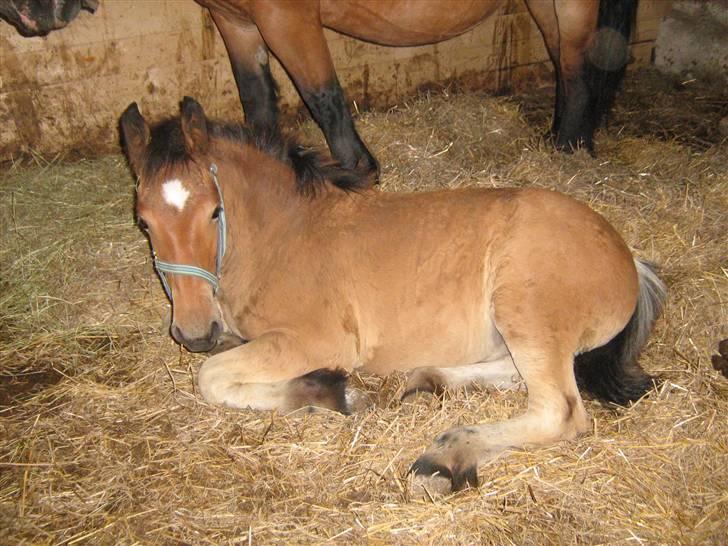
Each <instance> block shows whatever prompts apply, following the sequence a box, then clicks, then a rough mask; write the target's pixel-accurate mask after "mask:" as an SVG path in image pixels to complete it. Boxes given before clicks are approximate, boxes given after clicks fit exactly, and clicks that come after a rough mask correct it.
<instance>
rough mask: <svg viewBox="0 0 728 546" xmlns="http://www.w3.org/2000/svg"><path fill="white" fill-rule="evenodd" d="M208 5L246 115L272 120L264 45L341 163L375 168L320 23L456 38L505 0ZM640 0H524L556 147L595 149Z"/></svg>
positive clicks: (372, 34) (218, 0)
mask: <svg viewBox="0 0 728 546" xmlns="http://www.w3.org/2000/svg"><path fill="white" fill-rule="evenodd" d="M196 1H197V2H198V3H199V4H201V5H203V6H205V7H207V8H209V10H210V13H211V15H212V18H213V19H214V21H215V23H216V25H217V28H218V29H219V30H220V34H221V35H222V38H223V40H224V42H225V45H226V47H227V51H228V54H229V56H230V62H231V65H232V69H233V74H234V76H235V81H236V83H237V86H238V90H239V92H240V100H241V102H242V104H243V108H244V110H245V116H246V119H247V121H248V123H249V124H250V125H252V126H254V127H261V128H265V129H267V130H275V128H276V125H277V106H276V92H275V84H274V82H273V79H272V77H271V73H270V69H269V66H268V51H271V52H272V53H273V54H274V55H275V56H276V57H277V58H278V60H279V61H280V62H281V64H282V65H283V67H284V68H285V69H286V71H287V72H288V74H289V75H290V77H291V78H292V79H293V82H294V83H295V85H296V87H297V89H298V91H299V93H300V95H301V97H302V98H303V101H304V102H305V103H306V106H307V107H308V109H309V111H310V112H311V115H312V116H313V118H314V119H315V120H316V122H317V123H318V124H319V126H320V127H321V129H322V131H323V133H324V135H325V137H326V141H327V142H328V144H329V148H330V149H331V152H332V154H333V156H334V158H335V159H336V160H338V161H339V162H340V163H341V165H343V166H344V167H345V168H354V167H360V168H362V169H363V170H365V171H376V170H377V169H378V167H377V163H376V160H375V159H374V157H373V156H372V154H371V153H370V152H369V150H367V148H366V146H365V145H364V143H363V142H362V141H361V139H360V137H359V135H358V134H357V132H356V129H355V127H354V123H353V121H352V118H351V114H350V112H349V108H348V106H347V101H346V99H345V97H344V93H343V91H342V89H341V86H340V85H339V81H338V79H337V77H336V72H335V70H334V65H333V62H332V60H331V55H330V54H329V50H328V46H327V44H326V39H325V37H324V27H325V28H329V29H332V30H335V31H338V32H341V33H343V34H347V35H349V36H353V37H355V38H358V39H361V40H365V41H368V42H373V43H377V44H382V45H388V46H417V45H424V44H431V43H436V42H440V41H443V40H447V39H449V38H453V37H454V36H457V35H459V34H462V33H464V32H466V31H468V30H469V29H471V28H473V27H474V26H476V25H477V24H478V23H480V22H481V21H483V20H484V19H486V18H487V17H488V16H490V15H491V14H492V13H493V12H494V11H495V10H496V8H497V7H498V6H499V5H501V4H502V3H503V0H467V1H466V0H459V1H457V2H454V1H451V0H414V1H413V0H297V1H290V0H196ZM636 5H637V0H602V1H601V4H600V2H599V0H526V6H527V7H528V10H529V12H530V14H531V16H532V17H533V19H534V21H535V22H536V24H537V25H538V28H539V29H540V31H541V33H542V35H543V38H544V41H545V43H546V48H547V50H548V54H549V56H550V58H551V61H552V62H553V65H554V69H555V73H556V103H555V104H556V105H555V108H554V117H553V125H552V133H553V136H554V139H555V144H556V147H557V148H560V149H564V150H572V149H574V148H577V147H580V146H582V147H585V148H587V149H589V150H592V149H593V142H592V137H593V133H594V130H595V128H596V127H597V125H598V123H599V121H600V118H601V116H602V115H603V113H604V112H605V111H606V109H607V108H608V107H609V106H610V104H611V102H612V100H613V98H614V94H615V91H616V89H617V86H618V85H619V82H620V80H621V78H622V75H623V73H624V67H625V65H626V63H627V58H628V54H627V39H628V38H629V35H630V31H631V26H632V21H633V19H634V15H635V11H636Z"/></svg>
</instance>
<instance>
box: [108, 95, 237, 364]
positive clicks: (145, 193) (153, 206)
mask: <svg viewBox="0 0 728 546" xmlns="http://www.w3.org/2000/svg"><path fill="white" fill-rule="evenodd" d="M121 129H122V133H123V136H124V141H125V145H126V152H127V157H128V159H129V163H130V165H131V167H132V169H133V170H134V172H135V173H136V175H137V177H138V180H139V183H138V186H137V192H136V215H137V219H138V222H139V225H140V227H141V228H142V229H143V230H144V231H145V232H146V233H147V235H148V237H149V240H150V242H151V245H152V249H153V252H154V254H155V261H156V264H155V265H156V267H157V270H158V271H159V272H160V276H161V277H162V282H163V283H164V284H165V289H166V290H167V292H168V296H169V298H170V299H171V300H172V302H173V306H172V327H171V334H172V337H174V339H175V340H176V341H177V342H179V343H181V344H183V345H184V346H185V347H187V348H188V349H189V350H191V351H208V350H210V349H212V348H213V347H214V345H215V343H216V341H217V338H218V337H219V335H220V333H221V331H222V321H221V317H220V311H219V308H218V306H217V303H216V302H215V298H214V292H215V290H216V282H217V279H216V277H217V276H219V271H218V269H219V263H218V260H219V259H221V257H222V256H221V254H222V253H223V251H224V243H223V242H222V241H221V237H222V238H223V239H224V233H221V228H222V229H224V226H221V225H220V223H221V222H222V221H223V217H222V211H223V209H222V205H223V203H222V196H221V194H220V192H219V191H218V189H217V182H216V178H215V176H214V174H213V173H212V172H210V166H211V163H210V160H209V159H208V157H207V152H208V148H209V146H210V135H209V132H208V129H207V122H206V119H205V115H204V112H203V111H202V108H201V107H200V105H199V104H198V103H197V102H195V101H194V100H192V99H189V98H185V100H184V102H183V103H182V115H181V117H180V119H172V120H168V121H165V122H163V123H161V124H159V125H157V126H155V127H154V128H152V129H150V127H149V125H147V123H146V121H145V120H144V118H143V117H142V115H141V114H140V113H139V109H138V108H137V105H136V104H132V105H130V106H129V107H128V108H127V109H126V111H125V112H124V114H123V115H122V117H121ZM221 245H223V246H221ZM218 255H220V258H218ZM180 266H181V267H182V268H183V270H182V271H180V270H179V267H180ZM205 274H207V276H205Z"/></svg>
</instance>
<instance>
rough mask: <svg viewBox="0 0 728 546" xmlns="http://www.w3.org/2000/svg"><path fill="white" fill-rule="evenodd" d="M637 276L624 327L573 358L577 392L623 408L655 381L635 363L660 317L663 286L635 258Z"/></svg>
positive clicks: (657, 278) (651, 270)
mask: <svg viewBox="0 0 728 546" xmlns="http://www.w3.org/2000/svg"><path fill="white" fill-rule="evenodd" d="M635 266H636V267H637V274H638V277H639V296H638V298H637V308H636V309H635V311H634V314H633V315H632V318H630V320H629V322H628V323H627V326H625V327H624V329H623V330H622V331H621V332H620V333H619V334H617V335H616V336H615V337H614V338H613V339H612V340H611V341H610V342H609V343H607V344H606V345H603V346H601V347H598V348H596V349H593V350H591V351H589V352H586V353H583V354H580V355H577V356H576V358H575V359H574V374H575V375H576V382H577V384H578V385H579V387H580V388H581V389H583V390H584V391H586V392H587V393H589V394H591V395H592V396H594V397H595V398H597V399H599V400H601V401H603V402H614V403H615V404H619V405H621V406H624V405H626V404H627V403H628V402H632V401H635V400H637V399H638V398H640V397H641V396H642V395H644V394H645V393H646V392H647V391H648V390H650V389H651V388H652V387H653V385H654V383H655V378H653V377H652V376H650V375H649V374H647V373H646V372H645V371H644V370H643V369H642V368H641V367H640V365H639V364H638V363H637V357H638V356H639V353H640V351H641V350H642V347H643V346H644V345H645V343H646V342H647V338H648V336H649V335H650V332H651V331H652V325H653V324H654V322H655V319H657V317H658V316H659V315H660V312H661V311H662V307H663V305H664V303H665V298H666V296H667V288H666V287H665V284H664V283H663V282H662V281H661V280H660V278H659V277H658V276H657V273H656V272H655V270H654V268H653V266H652V265H650V264H649V263H647V262H643V261H641V260H638V259H635Z"/></svg>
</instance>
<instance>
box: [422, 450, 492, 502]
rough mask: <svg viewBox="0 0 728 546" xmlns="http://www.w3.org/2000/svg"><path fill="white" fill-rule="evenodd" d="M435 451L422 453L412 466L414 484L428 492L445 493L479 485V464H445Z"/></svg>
mask: <svg viewBox="0 0 728 546" xmlns="http://www.w3.org/2000/svg"><path fill="white" fill-rule="evenodd" d="M439 459H440V457H438V456H437V454H435V453H432V454H431V453H425V454H423V455H421V456H420V457H419V458H418V459H417V460H416V461H415V462H414V464H413V465H412V467H411V468H410V473H411V474H413V475H414V478H413V486H415V488H422V489H426V493H425V494H427V493H430V494H432V493H433V492H434V493H437V494H442V495H445V494H447V493H449V492H450V491H453V492H455V491H462V490H463V489H468V488H471V487H472V488H476V487H478V465H477V463H476V462H475V461H473V462H458V463H454V464H453V463H450V464H444V462H443V461H441V460H439Z"/></svg>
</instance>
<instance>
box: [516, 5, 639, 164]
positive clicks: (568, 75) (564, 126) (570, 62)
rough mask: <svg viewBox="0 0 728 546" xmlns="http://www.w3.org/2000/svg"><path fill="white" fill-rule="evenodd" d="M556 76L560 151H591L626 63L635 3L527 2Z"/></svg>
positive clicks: (555, 132) (555, 125)
mask: <svg viewBox="0 0 728 546" xmlns="http://www.w3.org/2000/svg"><path fill="white" fill-rule="evenodd" d="M526 4H527V6H528V9H529V11H530V12H531V15H532V16H533V18H534V20H535V21H536V24H537V25H538V27H539V29H540V30H541V33H542V34H543V37H544V42H545V43H546V48H547V50H548V53H549V57H550V58H551V61H552V62H553V64H554V70H555V75H556V100H555V107H554V121H553V125H552V134H553V136H554V138H555V145H556V147H557V148H559V149H562V150H566V151H570V150H574V149H576V148H579V147H584V148H587V149H588V150H589V151H593V148H594V145H593V135H594V131H595V129H596V127H597V126H598V124H599V122H600V120H601V117H602V116H603V115H604V113H605V112H606V111H607V110H608V108H609V107H610V106H611V103H612V102H613V100H614V96H615V94H616V90H617V88H618V86H619V83H620V82H621V79H622V76H623V75H624V70H625V66H626V63H627V59H628V50H627V45H628V38H629V34H630V32H631V26H632V20H633V18H634V13H635V9H636V0H603V1H602V2H601V4H600V2H599V0H578V1H576V0H555V1H554V2H534V1H533V0H526Z"/></svg>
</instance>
